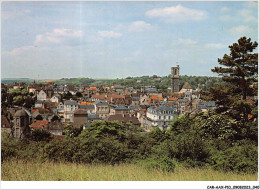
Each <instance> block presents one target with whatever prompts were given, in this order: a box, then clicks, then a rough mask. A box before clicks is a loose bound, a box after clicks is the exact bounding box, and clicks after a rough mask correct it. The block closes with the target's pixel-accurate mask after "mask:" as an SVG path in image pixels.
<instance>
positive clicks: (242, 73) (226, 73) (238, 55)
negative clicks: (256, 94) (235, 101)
mask: <svg viewBox="0 0 260 190" xmlns="http://www.w3.org/2000/svg"><path fill="white" fill-rule="evenodd" d="M257 45H258V43H257V42H251V39H250V38H248V39H247V38H246V37H242V38H240V39H239V40H238V43H233V45H231V46H229V48H230V55H227V54H225V55H224V57H223V59H218V62H219V64H220V65H223V66H225V67H215V68H214V69H212V71H213V72H215V73H218V74H219V75H220V76H222V79H223V81H225V82H228V83H231V84H233V85H234V86H236V87H238V88H240V89H241V91H242V92H241V95H242V97H243V100H245V99H246V97H247V96H248V95H251V94H252V92H251V91H252V90H250V88H249V85H252V84H253V83H255V82H257V76H258V53H252V52H253V50H254V49H255V48H256V47H257Z"/></svg>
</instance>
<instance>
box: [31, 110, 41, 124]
mask: <svg viewBox="0 0 260 190" xmlns="http://www.w3.org/2000/svg"><path fill="white" fill-rule="evenodd" d="M31 116H32V122H35V121H36V120H43V118H42V115H41V114H40V113H39V112H38V111H34V112H33V113H32V115H31Z"/></svg>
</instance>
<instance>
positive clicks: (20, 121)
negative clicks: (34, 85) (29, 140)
mask: <svg viewBox="0 0 260 190" xmlns="http://www.w3.org/2000/svg"><path fill="white" fill-rule="evenodd" d="M28 130H29V115H28V114H27V113H26V112H25V111H24V110H23V109H22V110H19V111H17V112H16V113H15V114H14V133H13V135H14V138H23V137H24V135H25V133H26V132H27V131H28Z"/></svg>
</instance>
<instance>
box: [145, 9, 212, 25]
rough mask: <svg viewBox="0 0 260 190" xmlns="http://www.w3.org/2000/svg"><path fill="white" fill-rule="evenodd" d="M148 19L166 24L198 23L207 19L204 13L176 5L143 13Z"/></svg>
mask: <svg viewBox="0 0 260 190" xmlns="http://www.w3.org/2000/svg"><path fill="white" fill-rule="evenodd" d="M145 15H146V16H147V17H150V18H161V19H163V20H164V21H166V22H178V21H184V20H194V21H200V20H203V19H205V18H207V14H206V12H205V11H201V10H196V9H190V8H186V7H183V6H181V5H177V6H176V7H165V8H159V9H152V10H149V11H147V12H146V13H145Z"/></svg>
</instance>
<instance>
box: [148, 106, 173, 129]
mask: <svg viewBox="0 0 260 190" xmlns="http://www.w3.org/2000/svg"><path fill="white" fill-rule="evenodd" d="M176 115H177V114H176V113H175V111H174V109H173V108H171V107H170V106H168V105H166V104H162V105H160V106H158V107H149V108H148V109H147V112H146V117H147V120H148V122H149V123H150V126H152V127H159V128H160V129H161V130H166V129H167V128H168V127H170V122H172V121H173V120H174V119H175V117H176Z"/></svg>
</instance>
